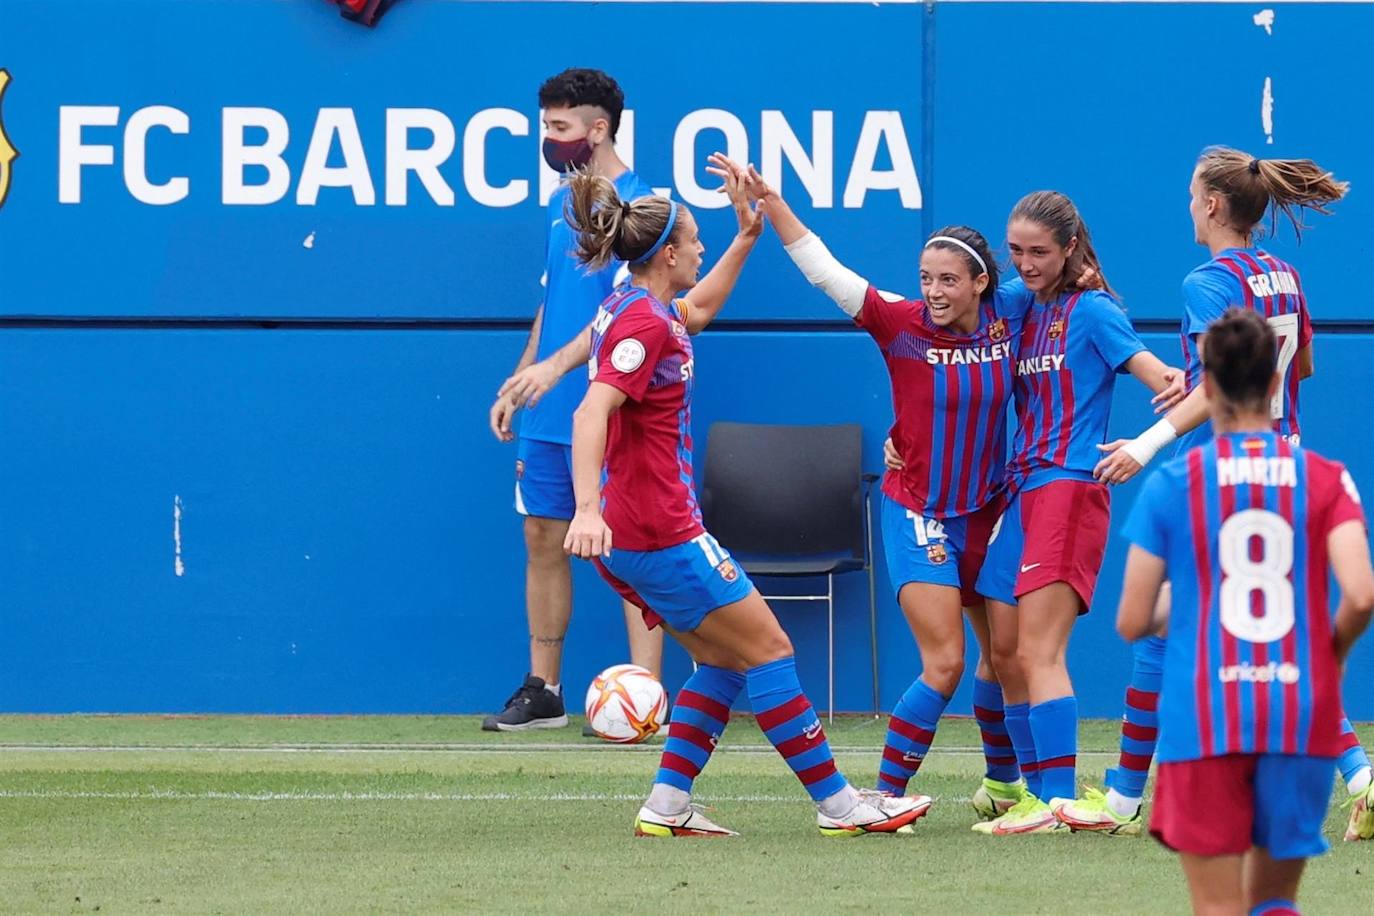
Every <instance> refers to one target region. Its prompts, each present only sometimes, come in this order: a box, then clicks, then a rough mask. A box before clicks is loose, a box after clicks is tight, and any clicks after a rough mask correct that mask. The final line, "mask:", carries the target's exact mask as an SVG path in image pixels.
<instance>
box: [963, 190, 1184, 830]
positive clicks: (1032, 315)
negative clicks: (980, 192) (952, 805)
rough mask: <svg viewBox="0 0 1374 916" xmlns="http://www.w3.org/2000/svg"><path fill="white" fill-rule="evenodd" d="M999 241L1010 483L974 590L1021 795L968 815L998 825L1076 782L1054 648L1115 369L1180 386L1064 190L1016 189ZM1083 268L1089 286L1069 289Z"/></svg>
mask: <svg viewBox="0 0 1374 916" xmlns="http://www.w3.org/2000/svg"><path fill="white" fill-rule="evenodd" d="M1007 243H1008V247H1009V248H1010V249H1011V258H1012V262H1013V263H1014V264H1015V266H1016V269H1017V271H1018V273H1019V274H1020V276H1021V279H1022V281H1023V282H1024V283H1025V285H1026V288H1027V289H1028V290H1030V291H1031V292H1032V293H1033V294H1034V299H1035V301H1034V303H1033V304H1032V306H1031V308H1030V310H1029V311H1028V313H1027V315H1026V322H1025V327H1024V329H1023V330H1022V332H1021V339H1020V352H1019V354H1018V359H1017V366H1016V384H1015V396H1016V416H1017V432H1016V434H1015V436H1014V439H1013V444H1012V451H1013V454H1012V459H1011V464H1010V466H1009V469H1008V478H1009V487H1010V490H1011V493H1012V495H1011V497H1010V499H1009V503H1008V507H1007V510H1006V512H1005V513H1004V514H1003V516H1002V519H1001V522H1000V524H999V527H998V532H997V534H996V536H995V537H994V538H993V540H992V542H991V544H990V545H989V548H988V554H987V559H986V561H985V563H984V564H983V569H982V571H981V572H980V574H979V576H978V583H977V590H978V592H979V593H980V594H981V595H983V596H984V597H985V598H987V599H988V620H989V623H990V625H991V628H992V651H993V665H994V667H995V668H996V669H997V671H998V674H999V676H1000V678H1001V680H1002V689H1003V692H1004V694H1005V696H1006V700H1007V706H1006V722H1007V729H1008V731H1009V732H1010V734H1011V739H1012V743H1013V746H1014V747H1015V750H1016V755H1017V758H1018V760H1019V761H1020V764H1021V770H1022V772H1023V773H1025V774H1026V779H1027V783H1028V785H1029V788H1030V794H1029V795H1028V796H1027V797H1025V798H1023V799H1022V800H1021V801H1020V802H1018V804H1017V805H1016V807H1014V808H1012V809H1011V810H1010V811H1008V812H1007V813H1006V814H1004V815H1003V816H1002V817H1000V818H998V819H997V820H995V821H993V822H990V823H989V824H980V825H975V829H979V830H984V831H987V832H992V833H996V834H998V835H1011V834H1029V833H1042V832H1052V831H1056V830H1061V829H1067V828H1066V827H1065V826H1064V825H1063V824H1061V823H1060V822H1059V821H1058V820H1057V819H1056V818H1055V816H1054V812H1053V808H1054V807H1057V806H1058V805H1059V804H1063V803H1065V802H1068V801H1070V800H1072V799H1073V797H1074V794H1075V783H1074V778H1075V767H1076V758H1077V747H1078V703H1077V700H1076V699H1075V697H1074V693H1073V685H1072V682H1071V681H1070V679H1069V673H1068V668H1067V666H1066V664H1065V655H1066V653H1067V650H1068V642H1069V634H1070V632H1071V631H1072V628H1073V624H1074V621H1075V620H1077V618H1078V616H1079V615H1080V614H1083V613H1086V612H1087V610H1088V608H1089V606H1090V605H1091V603H1092V595H1093V589H1094V587H1095V586H1096V582H1097V574H1098V570H1099V569H1100V567H1101V565H1102V557H1103V554H1104V552H1105V550H1106V544H1107V529H1108V524H1109V521H1110V512H1109V508H1108V497H1107V488H1106V486H1105V485H1104V484H1102V483H1100V482H1098V481H1096V480H1094V479H1093V476H1092V472H1093V467H1094V466H1095V465H1096V463H1097V460H1098V451H1097V446H1098V445H1100V444H1101V443H1102V442H1103V441H1105V440H1106V432H1107V418H1108V414H1109V412H1110V409H1111V401H1112V390H1113V387H1114V385H1115V377H1116V374H1117V373H1118V372H1129V373H1130V374H1132V375H1133V376H1135V377H1136V378H1137V379H1138V380H1139V381H1141V382H1142V383H1143V384H1145V385H1146V386H1147V387H1148V388H1149V389H1150V390H1151V391H1153V392H1155V393H1156V395H1158V396H1159V397H1156V398H1155V400H1156V402H1159V401H1160V400H1161V397H1162V399H1163V400H1164V403H1165V404H1166V405H1170V404H1172V403H1173V402H1174V401H1176V400H1177V398H1178V397H1179V396H1181V395H1182V392H1183V378H1182V373H1181V372H1180V371H1179V370H1176V369H1170V368H1168V367H1167V366H1165V365H1164V363H1162V362H1161V361H1160V360H1159V359H1158V358H1157V357H1156V356H1154V355H1153V354H1152V353H1150V352H1149V351H1148V350H1147V349H1145V344H1144V343H1142V342H1141V340H1140V337H1139V336H1138V335H1137V334H1136V333H1135V330H1134V329H1133V328H1132V327H1131V323H1130V321H1129V320H1128V319H1127V317H1126V313H1125V312H1124V311H1123V310H1122V308H1121V306H1120V305H1118V304H1117V302H1116V300H1115V298H1113V293H1112V290H1111V287H1110V285H1109V284H1108V282H1107V278H1106V276H1105V273H1104V272H1103V270H1102V266H1101V263H1100V261H1099V259H1098V257H1097V253H1096V251H1095V250H1094V248H1093V245H1092V239H1091V237H1090V235H1089V233H1088V227H1087V225H1086V224H1085V223H1084V221H1083V218H1082V217H1081V216H1080V215H1079V212H1078V209H1077V207H1075V206H1074V204H1073V201H1071V200H1069V198H1068V197H1066V196H1064V195H1063V194H1060V193H1058V192H1056V191H1037V192H1035V193H1032V194H1028V195H1026V196H1025V197H1023V198H1022V199H1021V200H1020V201H1019V202H1018V203H1017V204H1016V206H1015V207H1014V208H1013V209H1012V212H1011V216H1010V217H1009V218H1008V224H1007ZM1087 273H1091V274H1093V275H1095V277H1096V279H1097V281H1098V283H1099V285H1100V286H1101V287H1102V288H1101V289H1087V290H1085V289H1081V288H1079V287H1078V285H1077V278H1081V277H1083V276H1084V275H1085V274H1087Z"/></svg>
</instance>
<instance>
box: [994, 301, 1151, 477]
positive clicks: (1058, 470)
mask: <svg viewBox="0 0 1374 916" xmlns="http://www.w3.org/2000/svg"><path fill="white" fill-rule="evenodd" d="M1020 343H1021V346H1020V352H1019V355H1018V357H1017V360H1016V422H1017V429H1016V435H1015V438H1014V439H1013V442H1012V459H1011V471H1010V476H1011V481H1010V482H1011V484H1012V486H1013V487H1014V488H1017V489H1034V488H1035V487H1038V486H1040V485H1042V484H1046V483H1049V482H1050V481H1052V480H1060V479H1064V478H1071V479H1083V480H1091V479H1092V470H1093V468H1094V467H1095V466H1096V465H1097V462H1098V461H1099V460H1101V458H1102V453H1101V452H1099V451H1098V449H1097V446H1098V445H1100V444H1102V443H1104V442H1106V441H1107V420H1108V418H1109V417H1110V416H1111V409H1112V389H1113V387H1114V386H1115V384H1116V374H1117V373H1118V372H1125V371H1126V363H1127V362H1129V361H1130V359H1131V357H1133V356H1135V355H1136V354H1137V353H1139V352H1141V351H1142V350H1144V349H1145V344H1144V343H1142V342H1141V340H1140V336H1139V335H1138V334H1136V332H1135V329H1134V328H1133V327H1131V322H1130V320H1129V319H1128V318H1127V317H1126V313H1125V312H1124V311H1123V310H1122V309H1121V306H1120V305H1118V304H1117V302H1116V300H1115V299H1113V298H1112V297H1111V296H1109V295H1107V294H1106V293H1104V292H1099V291H1097V290H1088V291H1084V292H1074V293H1061V294H1060V295H1058V296H1056V297H1055V298H1054V299H1053V300H1051V301H1049V302H1036V303H1034V304H1033V305H1032V306H1031V308H1030V311H1028V312H1027V313H1026V324H1025V328H1024V330H1022V332H1021V342H1020Z"/></svg>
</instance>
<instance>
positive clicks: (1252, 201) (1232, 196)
mask: <svg viewBox="0 0 1374 916" xmlns="http://www.w3.org/2000/svg"><path fill="white" fill-rule="evenodd" d="M1197 174H1198V178H1199V179H1200V180H1201V181H1202V184H1203V186H1204V187H1206V188H1207V189H1208V190H1210V191H1213V192H1215V193H1217V194H1219V195H1221V197H1222V199H1223V200H1225V201H1226V215H1227V217H1228V218H1229V219H1230V221H1231V228H1232V229H1235V230H1237V231H1239V232H1244V233H1250V232H1252V231H1254V228H1255V226H1256V225H1258V224H1259V222H1260V220H1262V219H1264V214H1265V211H1266V210H1267V211H1269V214H1270V225H1269V234H1270V235H1273V233H1274V232H1275V231H1277V229H1278V225H1279V214H1280V213H1282V214H1283V216H1285V217H1286V218H1287V219H1288V221H1289V222H1290V223H1292V225H1293V233H1294V234H1295V235H1296V236H1297V237H1298V239H1299V240H1301V239H1302V230H1303V228H1304V226H1303V223H1302V211H1303V210H1315V211H1316V212H1318V213H1327V214H1329V213H1330V212H1331V211H1330V209H1328V207H1327V204H1331V203H1335V202H1336V201H1338V200H1340V199H1341V198H1342V197H1344V196H1345V193H1346V191H1348V190H1349V189H1350V182H1348V181H1337V180H1336V179H1335V177H1334V176H1333V175H1332V174H1331V173H1330V172H1328V171H1327V170H1326V169H1323V168H1322V167H1321V166H1319V165H1317V163H1315V162H1313V161H1312V160H1311V159H1257V158H1255V157H1254V156H1251V155H1250V154H1249V153H1244V152H1241V151H1240V150H1238V149H1231V148H1230V147H1226V146H1209V147H1207V148H1206V149H1205V150H1203V151H1202V155H1201V156H1199V157H1198V161H1197Z"/></svg>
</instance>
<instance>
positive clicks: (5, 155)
mask: <svg viewBox="0 0 1374 916" xmlns="http://www.w3.org/2000/svg"><path fill="white" fill-rule="evenodd" d="M9 84H10V72H9V71H8V70H5V69H3V68H0V207H3V206H4V205H5V198H6V197H9V194H10V178H11V177H12V176H13V175H14V160H15V159H17V158H19V150H17V149H15V148H14V144H12V143H10V138H9V137H8V136H7V135H6V134H5V107H4V106H5V87H6V86H8V85H9Z"/></svg>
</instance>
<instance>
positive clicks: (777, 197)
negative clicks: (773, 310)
mask: <svg viewBox="0 0 1374 916" xmlns="http://www.w3.org/2000/svg"><path fill="white" fill-rule="evenodd" d="M725 161H726V162H727V163H729V165H730V167H731V168H732V169H733V170H734V171H735V173H736V175H737V176H738V177H739V178H740V180H741V181H742V182H743V183H744V187H745V188H746V190H748V192H749V195H750V196H751V197H753V198H754V199H755V200H757V201H758V202H759V207H760V209H761V210H762V211H763V213H764V214H765V215H766V216H767V217H768V222H769V223H771V224H772V225H773V231H774V232H776V233H777V234H778V238H779V239H780V240H781V241H782V244H783V247H784V249H785V250H786V251H787V254H788V256H789V257H791V258H792V262H793V263H794V264H796V265H797V268H798V269H799V270H800V271H801V272H802V275H803V276H804V277H806V279H807V282H809V283H810V284H811V285H812V286H815V287H817V288H818V289H820V290H821V291H822V292H824V293H825V294H826V295H827V296H829V297H830V298H831V299H833V300H835V304H836V305H838V306H839V307H840V308H841V309H843V310H844V312H845V314H846V315H849V316H850V317H851V318H856V319H857V318H858V317H859V313H860V312H861V311H862V310H863V304H864V296H865V295H866V294H867V293H868V281H867V280H865V279H864V278H863V277H861V276H859V275H858V274H856V273H855V272H854V271H852V270H850V269H849V268H848V267H845V266H844V265H843V264H841V263H840V262H839V261H838V260H836V259H835V256H834V255H832V254H831V253H830V249H828V248H826V247H825V243H824V242H822V241H821V240H820V238H819V237H818V236H817V235H816V234H815V233H814V232H812V231H811V230H809V229H807V228H806V226H805V225H804V224H803V223H802V221H801V220H800V219H798V218H797V214H795V213H793V212H792V208H791V207H789V206H788V205H787V201H785V200H783V198H782V195H781V194H779V193H778V192H777V190H776V189H774V188H772V187H769V185H768V182H766V181H764V180H763V176H762V175H760V174H759V173H758V170H757V169H755V168H754V167H753V166H752V165H751V166H749V167H748V168H747V169H746V168H744V167H742V166H740V165H739V164H737V163H734V162H730V160H728V159H726V160H725Z"/></svg>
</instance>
